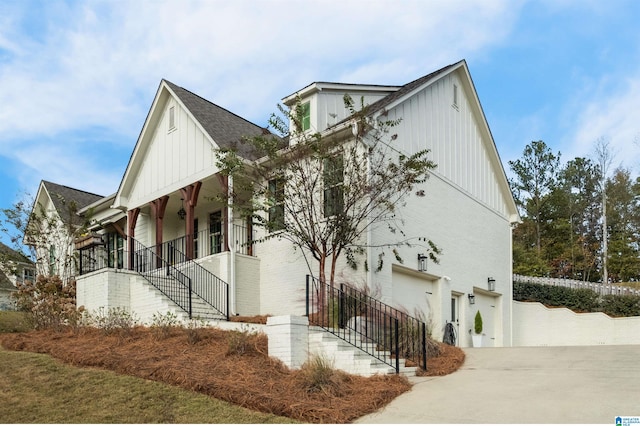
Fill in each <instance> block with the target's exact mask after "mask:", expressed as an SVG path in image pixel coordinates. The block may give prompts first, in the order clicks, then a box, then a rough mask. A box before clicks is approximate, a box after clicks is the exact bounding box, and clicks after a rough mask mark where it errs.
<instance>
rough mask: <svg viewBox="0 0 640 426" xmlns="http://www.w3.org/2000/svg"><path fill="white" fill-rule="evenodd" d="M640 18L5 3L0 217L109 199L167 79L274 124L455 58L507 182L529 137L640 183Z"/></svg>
mask: <svg viewBox="0 0 640 426" xmlns="http://www.w3.org/2000/svg"><path fill="white" fill-rule="evenodd" d="M639 20H640V2H638V1H633V0H629V1H624V0H609V1H600V0H594V1H591V0H575V1H572V0H550V1H542V0H540V1H517V0H504V1H501V0H482V1H470V0H462V1H455V0H446V1H444V0H443V1H432V0H426V1H425V0H418V1H402V0H389V1H387V0H384V1H383V0H380V1H376V0H372V1H353V0H352V1H345V0H323V1H319V0H305V1H301V0H296V1H293V0H272V1H270V0H263V1H257V0H253V1H245V0H235V1H217V0H208V1H178V0H173V1H172V0H167V1H162V0H154V1H142V0H136V1H124V0H122V1H120V0H112V1H90V0H87V1H55V0H48V1H18V0H0V102H1V105H2V108H1V109H0V178H1V179H2V185H0V207H2V208H5V207H10V206H11V205H12V204H13V203H14V202H15V201H16V200H17V199H18V198H19V197H21V196H22V195H23V194H25V193H30V194H31V195H34V194H35V192H36V191H37V188H38V184H39V182H40V180H42V179H45V180H50V181H53V182H56V183H59V184H64V185H68V186H71V187H75V188H78V189H82V190H86V191H90V192H94V193H98V194H101V195H109V194H111V193H113V192H115V191H116V190H117V188H118V185H119V183H120V179H121V177H122V175H123V173H124V169H125V167H126V165H127V162H128V160H129V157H130V155H131V152H132V150H133V147H134V145H135V142H136V139H137V137H138V135H139V133H140V130H141V128H142V125H143V123H144V120H145V118H146V115H147V112H148V111H149V107H150V106H151V102H152V100H153V97H154V95H155V92H156V90H157V88H158V85H159V82H160V79H162V78H166V79H168V80H170V81H172V82H173V83H176V84H178V85H180V86H183V87H185V88H186V89H188V90H191V91H192V92H194V93H197V94H198V95H200V96H202V97H204V98H206V99H209V100H210V101H212V102H214V103H216V104H218V105H220V106H222V107H225V108H227V109H229V110H231V111H233V112H235V113H236V114H238V115H240V116H243V117H245V118H247V119H249V120H251V121H253V122H255V123H256V124H259V125H266V123H267V119H268V117H269V115H270V113H272V112H274V111H275V110H276V104H277V103H278V102H279V101H280V100H281V98H282V97H284V96H286V95H289V94H291V93H293V92H295V91H296V90H298V89H301V88H302V87H304V86H306V85H307V84H309V83H311V82H313V81H336V82H345V83H371V84H395V85H401V84H404V83H407V82H409V81H411V80H413V79H415V78H418V77H420V76H423V75H425V74H428V73H430V72H432V71H434V70H436V69H439V68H441V67H443V66H445V65H448V64H451V63H454V62H457V61H459V60H461V59H466V60H467V63H468V65H469V69H470V71H471V75H472V78H473V80H474V83H475V86H476V89H477V91H478V94H479V97H480V101H481V103H482V106H483V108H484V111H485V115H486V117H487V120H488V122H489V126H490V128H491V130H492V133H493V136H494V139H495V142H496V145H497V148H498V152H499V153H500V156H501V159H502V161H503V163H504V166H505V169H506V170H507V172H508V169H509V168H508V164H507V162H508V161H509V160H514V159H516V158H518V157H519V156H520V155H521V153H522V150H523V149H524V147H525V145H527V144H528V143H529V142H531V141H532V140H540V139H542V140H544V141H545V142H546V143H547V144H548V145H549V146H550V147H551V148H552V149H553V150H554V151H560V152H561V153H562V159H563V161H567V160H569V159H572V158H574V157H576V156H591V155H593V144H594V141H595V140H597V139H598V138H601V137H604V138H606V139H608V140H609V141H610V143H611V145H612V146H613V148H614V152H615V154H616V155H615V158H614V160H615V161H614V166H617V165H623V166H625V167H628V168H630V169H631V170H632V171H633V174H634V175H637V173H638V166H640V144H639V143H638V142H637V141H638V139H639V138H640V119H639V117H638V115H639V111H640V30H638V22H639ZM0 239H3V240H4V238H2V237H1V236H0Z"/></svg>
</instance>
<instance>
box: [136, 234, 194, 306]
mask: <svg viewBox="0 0 640 426" xmlns="http://www.w3.org/2000/svg"><path fill="white" fill-rule="evenodd" d="M133 248H134V256H133V259H132V260H133V263H132V264H131V265H129V266H130V268H129V269H132V270H134V271H136V272H138V273H139V274H140V275H141V276H142V277H144V278H145V279H146V280H147V281H149V283H151V284H152V285H153V286H154V287H155V288H157V289H158V290H159V291H161V292H162V293H163V294H164V295H166V296H167V297H168V298H169V299H171V300H172V301H173V302H174V303H175V304H176V305H178V306H179V307H180V308H181V309H182V310H184V311H185V312H187V313H188V314H189V318H192V314H193V311H192V309H193V302H192V296H191V294H192V291H191V288H192V282H191V278H190V277H188V276H187V275H186V274H183V273H182V272H180V271H179V270H178V269H176V268H175V267H174V266H173V265H171V264H170V263H169V262H165V261H164V259H162V257H160V256H158V254H157V253H155V252H154V251H153V250H152V249H150V248H148V247H145V246H144V245H142V244H141V243H140V242H139V241H136V240H135V239H134V240H133Z"/></svg>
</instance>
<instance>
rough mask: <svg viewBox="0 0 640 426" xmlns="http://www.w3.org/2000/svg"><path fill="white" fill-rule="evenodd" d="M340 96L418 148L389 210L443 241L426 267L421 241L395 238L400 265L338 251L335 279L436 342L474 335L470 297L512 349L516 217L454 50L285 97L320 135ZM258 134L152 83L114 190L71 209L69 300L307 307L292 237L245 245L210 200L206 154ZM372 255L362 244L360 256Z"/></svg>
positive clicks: (243, 227)
mask: <svg viewBox="0 0 640 426" xmlns="http://www.w3.org/2000/svg"><path fill="white" fill-rule="evenodd" d="M345 93H347V94H350V95H351V96H352V98H354V99H360V97H364V99H365V102H366V103H368V104H370V109H369V113H370V114H371V115H373V116H375V115H376V114H386V115H387V116H388V117H389V118H391V119H395V118H401V119H402V121H401V122H400V125H399V126H398V127H397V128H396V129H395V130H396V131H397V133H398V138H397V140H396V143H397V146H396V147H395V148H396V149H397V150H398V151H399V152H403V153H406V154H412V153H414V152H416V151H418V150H422V149H425V148H428V149H429V150H431V156H432V159H433V160H434V161H435V163H437V166H438V167H437V169H436V170H435V171H433V172H432V173H431V177H430V178H429V179H428V181H427V182H426V183H424V184H421V186H420V187H419V188H416V194H415V195H412V196H411V197H409V199H408V200H407V205H406V208H405V209H404V210H403V211H402V212H401V214H402V216H403V219H404V221H405V228H404V232H405V234H407V235H409V236H412V235H413V236H415V235H426V236H428V237H429V238H430V239H431V240H433V241H434V242H435V243H436V244H437V245H438V246H439V247H440V248H441V249H442V250H443V253H442V255H441V257H440V258H441V261H440V263H439V264H432V263H429V264H427V263H426V260H424V259H423V258H422V256H421V255H422V254H424V253H423V251H422V250H421V249H420V247H402V248H401V249H400V252H401V253H400V254H401V257H402V258H403V259H405V261H404V262H403V263H400V262H397V261H394V260H392V259H389V258H387V259H386V262H385V264H384V266H383V268H382V270H381V271H379V272H375V271H373V270H369V271H366V272H365V271H360V272H354V271H352V270H350V269H349V268H348V267H347V266H346V263H345V265H343V266H342V267H341V268H340V270H339V271H338V272H339V273H338V277H339V278H340V277H344V278H345V279H349V280H354V281H357V282H359V283H364V284H366V285H367V286H368V287H369V288H370V289H371V292H370V293H371V294H373V295H375V296H376V297H377V298H379V299H380V300H381V301H382V302H384V303H386V304H388V305H391V306H395V307H398V308H402V309H403V310H405V311H407V312H409V313H410V314H413V313H414V312H415V313H419V314H420V315H421V316H423V317H424V318H425V319H426V321H427V324H428V327H429V329H430V331H431V332H432V333H433V337H435V338H436V339H442V336H443V330H444V328H445V324H446V323H452V324H454V326H455V329H456V331H457V336H458V340H457V344H459V345H460V346H470V345H471V335H470V329H471V328H472V323H473V317H474V315H475V313H476V311H478V310H480V312H481V313H482V315H483V319H484V337H483V338H484V345H488V346H510V345H511V344H512V337H511V334H512V329H511V300H512V292H511V276H512V257H511V252H512V250H511V229H512V225H513V224H514V223H516V222H518V220H519V217H518V213H517V210H516V205H515V203H514V200H513V198H512V195H511V191H510V189H509V186H508V182H507V178H506V175H505V173H504V170H503V168H502V165H501V161H500V158H499V156H498V152H497V151H496V146H495V143H494V141H493V138H492V135H491V132H490V130H489V126H488V123H487V121H486V118H485V116H484V113H483V110H482V107H481V105H480V101H479V99H478V96H477V93H476V91H475V87H474V85H473V81H472V79H471V76H470V74H469V69H468V67H467V64H466V62H465V61H460V62H457V63H455V64H452V65H449V66H446V67H444V68H442V69H440V70H438V71H435V72H433V73H430V74H428V75H425V76H424V77H421V78H419V79H417V80H415V81H412V82H410V83H407V84H406V85H404V86H379V85H361V84H342V83H323V82H316V83H313V84H310V85H309V86H306V87H304V88H302V89H301V90H299V91H298V92H296V93H294V94H292V95H290V96H288V97H285V98H284V99H283V103H284V104H285V105H288V106H291V105H293V104H294V103H295V102H296V100H297V99H300V100H301V102H302V103H303V105H304V106H305V110H306V111H308V117H306V118H305V124H304V125H305V126H308V127H309V128H310V129H312V130H315V131H318V132H322V133H324V134H331V133H332V132H339V131H340V125H336V123H340V122H342V123H343V125H344V123H345V122H348V120H349V116H348V111H347V109H346V108H345V107H344V103H343V101H342V99H343V96H344V94H345ZM345 120H346V121H345ZM265 131H266V130H265V129H263V128H261V127H260V126H257V125H255V124H252V123H250V122H248V121H247V120H244V119H243V118H241V117H239V116H237V115H235V114H233V113H231V112H229V111H227V110H225V109H224V108H221V107H219V106H217V105H215V104H213V103H211V102H209V101H207V100H205V99H203V98H201V97H199V96H198V95H196V94H194V93H192V92H189V91H188V90H186V89H184V88H182V87H179V86H177V85H175V84H173V83H170V82H168V81H166V80H162V81H161V82H160V86H159V87H158V90H157V93H156V96H155V98H154V101H153V104H152V105H151V109H150V111H149V113H148V116H147V119H146V121H145V122H144V123H143V126H142V131H141V133H140V136H139V138H138V140H137V143H136V145H135V148H134V150H133V153H132V155H131V158H130V161H129V164H128V166H127V168H126V170H125V172H124V176H123V179H122V181H121V182H120V185H119V188H118V190H117V192H116V193H115V194H114V195H112V196H110V197H107V198H103V199H96V200H94V202H93V203H91V204H87V205H86V207H85V208H84V209H81V214H85V215H88V216H90V218H91V219H92V222H91V223H92V224H91V226H90V231H91V233H89V234H87V235H86V237H85V238H84V239H82V240H79V241H77V243H76V248H77V249H78V250H79V253H80V256H79V268H80V269H79V275H78V277H77V293H78V304H79V305H84V306H85V308H87V309H90V310H91V309H97V308H100V307H103V308H112V307H122V308H125V309H129V310H131V311H134V312H136V313H137V314H138V315H139V316H140V317H141V318H143V319H149V318H151V316H152V315H153V314H154V313H156V312H164V311H166V310H174V311H175V312H185V311H186V312H188V313H189V314H190V315H200V316H205V317H206V316H207V315H208V314H207V312H209V314H211V315H212V316H214V317H215V316H218V317H226V316H227V315H258V314H260V315H282V314H295V315H302V314H304V313H305V305H306V296H305V277H306V275H307V274H309V273H310V271H309V268H308V266H307V263H306V262H305V259H304V258H303V256H302V254H301V253H300V250H294V248H293V246H292V245H291V243H289V242H287V241H284V240H278V239H277V238H276V239H270V240H267V241H264V242H259V243H258V242H257V241H259V240H260V237H261V236H262V235H263V233H264V232H265V231H264V230H262V229H258V228H255V227H254V226H253V225H252V223H251V221H250V220H247V218H245V217H241V215H240V213H239V212H237V211H236V210H235V209H234V206H233V204H227V203H226V202H225V201H223V199H224V197H220V195H221V194H224V193H226V191H228V190H229V187H230V186H232V185H233V182H232V180H231V179H228V178H225V177H224V176H223V175H222V174H221V173H220V170H219V168H218V166H217V161H216V151H217V150H218V149H220V148H223V149H226V148H232V147H233V148H236V149H237V150H238V152H239V153H240V155H241V156H243V157H244V158H246V159H249V160H255V159H256V158H255V157H256V154H255V153H254V152H253V151H252V150H251V149H250V148H249V145H248V144H244V143H243V142H242V138H243V137H250V136H255V135H259V134H262V133H263V132H265ZM345 133H346V132H345ZM345 141H348V137H347V139H345ZM393 238H396V237H394V236H393V235H391V234H390V233H389V231H388V230H386V229H385V228H383V227H379V228H376V227H372V228H371V229H370V230H369V231H368V234H367V239H368V241H369V242H370V244H369V246H370V247H376V246H379V245H382V244H386V243H388V242H389V241H391V240H393ZM378 254H379V251H378V249H374V248H371V249H368V250H367V253H366V254H365V256H366V257H367V260H368V263H369V264H370V265H373V264H375V263H376V262H377V258H378ZM315 270H316V268H313V269H312V271H315ZM227 292H228V293H227ZM193 294H195V295H196V296H190V295H193Z"/></svg>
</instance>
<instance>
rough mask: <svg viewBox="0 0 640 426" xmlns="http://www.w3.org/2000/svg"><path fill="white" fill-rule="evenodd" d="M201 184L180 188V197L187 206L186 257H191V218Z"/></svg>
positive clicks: (192, 217) (192, 251)
mask: <svg viewBox="0 0 640 426" xmlns="http://www.w3.org/2000/svg"><path fill="white" fill-rule="evenodd" d="M201 186H202V182H196V183H192V184H191V185H189V186H185V187H184V188H182V189H180V192H181V193H182V198H183V199H184V201H185V202H186V203H185V204H186V206H187V209H186V210H187V216H186V220H187V223H186V224H185V244H186V247H185V255H186V256H187V259H193V253H194V250H193V219H194V209H195V207H196V205H197V204H198V193H199V192H200V187H201Z"/></svg>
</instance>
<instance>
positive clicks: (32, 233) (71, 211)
mask: <svg viewBox="0 0 640 426" xmlns="http://www.w3.org/2000/svg"><path fill="white" fill-rule="evenodd" d="M51 196H52V197H57V199H58V200H59V205H60V206H62V208H61V209H59V210H55V209H54V208H46V207H45V206H43V205H41V204H40V203H36V202H35V200H34V199H32V197H31V196H29V195H26V196H25V197H23V199H22V200H20V201H18V202H16V203H15V204H14V205H13V207H12V208H5V209H0V213H1V215H2V217H0V224H1V227H2V231H3V232H4V233H5V234H7V235H9V237H10V239H11V242H12V244H13V245H14V246H15V247H17V248H22V247H24V246H26V247H28V251H29V257H30V258H31V259H32V260H34V261H35V264H36V274H37V275H43V276H55V275H57V276H58V277H60V279H61V280H62V281H63V282H64V283H67V281H68V280H69V279H70V278H72V277H73V276H74V275H75V271H76V263H77V259H76V253H75V250H74V242H75V240H76V239H77V238H78V237H79V236H80V235H82V234H83V233H84V232H85V231H86V224H87V223H88V222H87V219H88V218H89V217H90V214H88V215H86V216H85V218H81V217H80V216H78V205H77V203H76V202H75V201H73V200H65V199H64V198H63V197H62V196H61V195H59V194H51Z"/></svg>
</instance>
